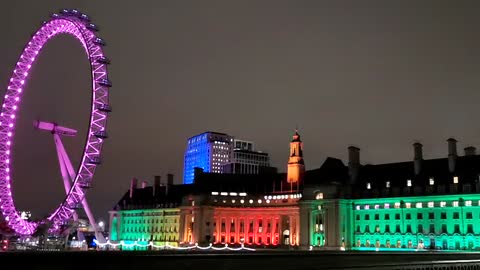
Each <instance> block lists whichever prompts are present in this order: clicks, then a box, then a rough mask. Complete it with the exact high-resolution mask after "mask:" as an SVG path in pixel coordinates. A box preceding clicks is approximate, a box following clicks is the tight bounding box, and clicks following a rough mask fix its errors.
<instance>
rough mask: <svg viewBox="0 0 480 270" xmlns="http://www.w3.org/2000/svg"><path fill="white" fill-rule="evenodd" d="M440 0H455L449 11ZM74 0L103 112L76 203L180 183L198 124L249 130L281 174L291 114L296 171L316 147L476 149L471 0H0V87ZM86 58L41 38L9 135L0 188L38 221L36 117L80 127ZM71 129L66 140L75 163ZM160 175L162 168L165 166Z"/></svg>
mask: <svg viewBox="0 0 480 270" xmlns="http://www.w3.org/2000/svg"><path fill="white" fill-rule="evenodd" d="M453 5H455V6H453ZM62 7H67V8H78V9H80V10H81V11H84V12H85V13H87V14H88V15H90V16H91V17H92V19H93V22H95V23H97V24H98V25H99V26H100V27H101V31H100V36H102V37H103V38H105V40H106V41H107V42H108V46H107V47H106V48H105V52H106V55H108V56H109V57H110V58H111V59H112V65H111V66H110V69H109V70H110V77H111V79H112V81H113V83H114V87H113V88H112V90H111V103H112V105H113V108H114V112H113V113H112V114H111V118H110V121H109V125H108V131H109V133H110V135H111V139H109V140H108V142H107V143H106V144H105V146H104V152H103V160H104V164H103V165H102V166H101V167H99V168H98V170H97V174H96V176H95V181H94V183H95V187H94V189H92V190H91V192H90V193H89V194H88V200H89V201H90V204H91V205H92V208H93V209H94V211H95V213H96V215H97V216H101V217H103V218H105V217H106V212H107V211H108V210H109V209H110V208H111V207H112V206H113V205H114V204H115V203H116V201H117V200H118V199H119V198H120V196H121V195H122V194H123V193H124V192H125V191H126V189H127V188H128V185H129V181H130V179H131V178H132V177H134V176H136V177H138V178H140V179H147V180H150V181H151V180H152V176H153V175H155V174H161V175H165V174H166V173H168V172H172V173H174V174H175V176H176V180H177V182H180V179H181V175H182V173H181V170H182V164H183V151H184V148H185V142H186V139H187V138H188V137H190V136H192V135H194V134H197V133H200V132H203V131H205V130H215V131H220V132H226V133H229V134H232V135H235V136H237V137H240V138H244V139H249V140H253V141H255V142H256V144H257V146H258V148H259V149H260V150H263V151H266V152H269V153H270V154H271V157H272V162H273V165H275V166H278V167H280V169H281V170H285V167H286V165H285V162H286V160H287V155H288V142H289V140H290V138H291V137H290V136H291V135H292V132H293V130H294V128H295V125H297V124H298V125H299V127H300V132H301V134H302V138H303V140H304V143H305V161H306V166H307V168H308V169H313V168H316V167H319V166H320V165H321V164H322V162H323V161H324V159H325V158H326V157H327V156H335V157H339V158H341V159H343V160H346V158H347V147H348V146H349V145H351V144H353V145H356V146H358V147H360V148H361V149H362V150H361V160H362V163H385V162H394V161H404V160H410V159H411V158H412V156H413V153H412V146H411V144H412V143H413V142H415V141H417V140H418V141H420V142H422V143H423V144H424V157H425V158H436V157H444V156H446V152H447V147H446V139H447V138H448V137H450V136H453V137H455V138H457V139H458V140H459V151H462V150H461V149H463V147H464V146H466V145H474V146H477V147H480V126H479V125H478V116H479V112H478V110H479V105H480V91H479V88H480V79H479V76H478V74H480V68H479V63H480V52H479V49H478V48H480V37H479V34H478V26H479V25H480V17H479V16H478V14H479V11H480V8H479V3H478V1H437V0H435V1H433V0H432V1H356V0H352V1H236V2H234V1H140V0H136V1H118V0H116V1H113V0H112V1H60V0H58V1H26V0H15V1H1V3H0V12H1V17H0V31H1V34H2V35H1V36H2V38H1V39H0V40H1V42H0V87H1V89H2V91H5V90H4V89H5V88H6V86H7V81H8V79H9V78H10V75H11V72H12V70H13V67H14V65H15V63H16V60H17V58H18V57H19V55H20V52H21V48H22V47H23V46H24V44H25V43H26V42H27V41H28V38H29V36H30V34H31V33H33V32H34V31H35V30H36V29H37V28H38V27H39V25H40V22H41V21H42V20H44V19H46V18H47V17H48V16H49V14H50V13H51V12H54V11H57V10H58V9H59V8H62ZM88 68H89V67H88V61H87V60H86V59H85V56H84V52H83V50H82V49H81V47H80V45H79V44H77V42H76V41H75V40H73V38H70V37H58V38H56V39H54V40H52V41H51V42H50V44H49V45H48V46H46V47H45V49H44V52H43V54H42V55H41V56H40V57H39V59H38V61H37V64H36V66H35V67H34V68H33V72H32V74H31V80H30V81H29V82H28V84H27V87H28V88H27V91H26V92H25V94H26V95H25V99H24V100H23V104H22V105H23V107H22V108H21V113H20V116H19V123H18V129H17V130H18V131H17V133H16V138H15V145H14V150H15V153H16V154H15V159H14V168H15V170H14V195H15V199H16V205H17V206H18V208H19V209H32V210H33V213H34V215H36V216H41V215H43V214H46V213H47V212H49V211H50V210H51V209H53V208H54V207H56V206H57V205H58V203H59V202H60V201H61V200H62V199H63V197H64V194H63V192H64V191H63V188H62V186H61V178H60V175H59V169H58V165H57V161H56V155H55V152H54V146H53V140H52V138H51V136H50V135H48V134H41V133H39V132H34V131H33V129H32V125H31V123H32V121H33V120H34V119H35V118H41V119H45V120H51V121H57V122H60V123H63V124H65V125H67V126H70V127H75V128H77V129H79V131H80V135H85V132H86V126H87V120H88V104H89V95H90V92H89V91H90V88H89V86H90V84H89V69H88ZM83 142H84V137H83V136H79V137H78V138H76V139H72V138H66V139H65V143H66V147H67V149H68V150H69V152H70V153H71V156H72V157H73V160H74V161H75V162H78V159H79V155H80V151H81V147H82V143H83ZM164 177H165V176H164Z"/></svg>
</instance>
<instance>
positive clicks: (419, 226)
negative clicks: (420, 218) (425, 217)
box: [417, 224, 423, 233]
mask: <svg viewBox="0 0 480 270" xmlns="http://www.w3.org/2000/svg"><path fill="white" fill-rule="evenodd" d="M417 233H423V225H422V224H418V227H417Z"/></svg>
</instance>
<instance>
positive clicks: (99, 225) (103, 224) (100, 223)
mask: <svg viewBox="0 0 480 270" xmlns="http://www.w3.org/2000/svg"><path fill="white" fill-rule="evenodd" d="M98 227H100V229H101V230H102V231H103V230H104V229H105V223H104V222H103V221H100V222H98Z"/></svg>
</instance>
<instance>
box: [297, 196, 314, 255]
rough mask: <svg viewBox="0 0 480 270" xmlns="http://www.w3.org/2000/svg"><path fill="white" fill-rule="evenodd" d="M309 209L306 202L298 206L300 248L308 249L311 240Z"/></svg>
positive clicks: (310, 215)
mask: <svg viewBox="0 0 480 270" xmlns="http://www.w3.org/2000/svg"><path fill="white" fill-rule="evenodd" d="M311 211H312V210H311V207H310V204H309V203H308V202H305V203H301V204H300V217H299V219H300V243H299V244H300V246H301V247H302V248H309V246H310V245H312V243H311V238H312V233H313V230H312V225H311V219H312V213H311Z"/></svg>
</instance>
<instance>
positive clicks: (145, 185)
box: [142, 180, 148, 188]
mask: <svg viewBox="0 0 480 270" xmlns="http://www.w3.org/2000/svg"><path fill="white" fill-rule="evenodd" d="M147 186H148V181H145V180H144V181H142V188H146V187H147Z"/></svg>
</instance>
